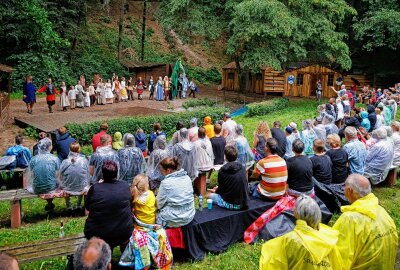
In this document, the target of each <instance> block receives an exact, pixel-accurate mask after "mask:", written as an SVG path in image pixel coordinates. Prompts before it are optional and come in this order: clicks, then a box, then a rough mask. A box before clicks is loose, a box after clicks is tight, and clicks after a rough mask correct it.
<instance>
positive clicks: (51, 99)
mask: <svg viewBox="0 0 400 270" xmlns="http://www.w3.org/2000/svg"><path fill="white" fill-rule="evenodd" d="M42 92H46V101H47V106H48V107H49V113H53V105H54V104H56V94H58V92H57V89H56V87H55V86H54V84H53V83H52V81H51V79H50V78H49V79H48V81H47V83H46V84H45V85H43V86H42V88H40V89H39V91H38V93H42ZM31 112H32V110H31Z"/></svg>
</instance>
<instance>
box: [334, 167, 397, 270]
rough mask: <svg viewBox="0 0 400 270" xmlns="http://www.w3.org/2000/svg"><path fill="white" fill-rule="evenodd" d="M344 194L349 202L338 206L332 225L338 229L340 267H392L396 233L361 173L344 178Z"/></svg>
mask: <svg viewBox="0 0 400 270" xmlns="http://www.w3.org/2000/svg"><path fill="white" fill-rule="evenodd" d="M344 194H345V196H346V198H347V199H348V200H349V201H350V203H351V205H346V206H342V207H341V211H342V212H343V214H342V215H341V216H339V218H338V220H337V221H336V223H335V225H334V226H333V228H334V229H336V230H338V231H339V240H338V242H337V247H338V248H339V250H340V252H341V254H342V257H343V259H344V260H343V265H342V267H343V268H344V269H394V268H395V261H396V250H397V245H398V236H397V230H396V225H395V223H394V222H393V219H392V218H391V217H390V216H389V214H388V213H387V212H386V211H385V209H383V208H382V207H381V206H380V205H379V202H378V198H377V197H375V195H374V194H373V193H371V184H370V182H369V181H368V179H366V178H365V177H363V176H362V175H359V174H352V175H349V177H348V178H347V180H346V185H345V188H344Z"/></svg>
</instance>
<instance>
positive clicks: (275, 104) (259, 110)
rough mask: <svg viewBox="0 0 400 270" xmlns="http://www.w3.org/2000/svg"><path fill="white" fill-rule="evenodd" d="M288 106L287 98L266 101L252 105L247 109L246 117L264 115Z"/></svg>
mask: <svg viewBox="0 0 400 270" xmlns="http://www.w3.org/2000/svg"><path fill="white" fill-rule="evenodd" d="M288 105H289V100H288V99H287V98H274V99H272V100H267V101H263V102H259V103H252V104H250V105H248V106H247V107H248V108H249V110H248V111H247V114H246V117H253V116H260V115H266V114H267V113H270V112H273V111H278V110H282V109H284V108H286V107H287V106H288Z"/></svg>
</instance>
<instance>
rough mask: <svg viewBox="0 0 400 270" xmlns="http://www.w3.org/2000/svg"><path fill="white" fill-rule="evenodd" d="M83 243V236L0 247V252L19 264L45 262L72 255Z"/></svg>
mask: <svg viewBox="0 0 400 270" xmlns="http://www.w3.org/2000/svg"><path fill="white" fill-rule="evenodd" d="M84 242H85V236H84V235H83V234H77V235H72V236H67V237H64V238H54V239H48V240H42V241H34V242H28V243H21V244H15V245H11V246H5V247H0V252H6V253H8V254H11V255H14V256H15V257H17V259H18V262H19V263H26V262H32V261H39V260H45V259H49V258H54V257H61V256H67V255H71V254H74V253H75V251H76V249H77V247H78V246H79V245H81V244H82V243H84Z"/></svg>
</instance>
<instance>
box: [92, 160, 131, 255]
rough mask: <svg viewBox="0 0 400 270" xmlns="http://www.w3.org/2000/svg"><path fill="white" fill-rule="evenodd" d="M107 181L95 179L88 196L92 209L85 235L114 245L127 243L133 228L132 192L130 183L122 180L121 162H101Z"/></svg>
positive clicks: (112, 247) (111, 245) (104, 178)
mask: <svg viewBox="0 0 400 270" xmlns="http://www.w3.org/2000/svg"><path fill="white" fill-rule="evenodd" d="M101 172H102V175H103V182H100V183H94V184H93V185H92V186H91V188H90V189H89V191H88V193H87V196H86V198H85V209H86V211H87V212H89V214H88V217H87V219H86V222H85V229H84V233H85V237H86V239H90V238H92V237H94V236H95V237H100V238H101V239H104V241H106V243H107V244H109V245H110V247H111V250H113V249H114V247H116V246H123V245H125V244H126V243H127V242H128V240H129V238H130V236H131V234H132V231H133V220H132V195H131V192H130V190H129V185H128V183H126V182H124V181H118V180H117V179H118V164H117V163H116V162H114V161H111V160H106V161H105V162H104V163H103V164H102V166H101Z"/></svg>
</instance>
